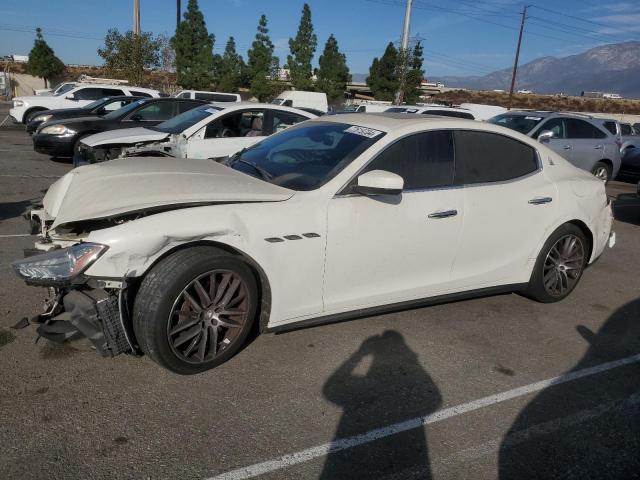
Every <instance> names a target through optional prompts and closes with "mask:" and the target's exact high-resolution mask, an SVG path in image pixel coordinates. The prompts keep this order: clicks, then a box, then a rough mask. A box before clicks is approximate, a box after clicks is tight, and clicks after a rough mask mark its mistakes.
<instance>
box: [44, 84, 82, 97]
mask: <svg viewBox="0 0 640 480" xmlns="http://www.w3.org/2000/svg"><path fill="white" fill-rule="evenodd" d="M77 83H78V82H61V83H58V84H57V85H56V86H55V87H52V88H40V89H38V90H34V91H33V94H34V95H38V96H40V95H44V96H47V97H50V96H52V95H56V94H58V93H60V92H62V93H64V92H67V91H69V90H71V89H72V88H73V87H74V86H75V85H76V84H77Z"/></svg>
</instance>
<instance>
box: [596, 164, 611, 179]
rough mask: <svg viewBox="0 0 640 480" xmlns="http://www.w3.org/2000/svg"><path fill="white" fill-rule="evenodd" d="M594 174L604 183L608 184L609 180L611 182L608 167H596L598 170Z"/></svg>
mask: <svg viewBox="0 0 640 480" xmlns="http://www.w3.org/2000/svg"><path fill="white" fill-rule="evenodd" d="M593 174H594V175H595V176H596V177H598V178H599V179H600V180H602V181H603V182H606V181H607V180H609V170H608V169H607V167H604V166H599V167H596V169H595V170H594V171H593Z"/></svg>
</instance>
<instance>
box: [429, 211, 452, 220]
mask: <svg viewBox="0 0 640 480" xmlns="http://www.w3.org/2000/svg"><path fill="white" fill-rule="evenodd" d="M457 214H458V211H457V210H445V211H444V212H433V213H430V214H429V218H447V217H455V216H456V215H457Z"/></svg>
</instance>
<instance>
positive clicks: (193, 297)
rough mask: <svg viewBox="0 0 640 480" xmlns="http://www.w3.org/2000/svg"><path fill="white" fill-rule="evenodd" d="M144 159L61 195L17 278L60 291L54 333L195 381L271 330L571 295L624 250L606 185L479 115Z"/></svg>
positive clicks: (314, 130)
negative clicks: (506, 296) (477, 300)
mask: <svg viewBox="0 0 640 480" xmlns="http://www.w3.org/2000/svg"><path fill="white" fill-rule="evenodd" d="M137 160H138V161H136V162H131V161H128V160H127V159H119V160H114V161H111V162H106V163H100V164H96V165H89V166H84V167H80V168H77V169H75V170H73V171H71V172H70V173H68V174H67V175H66V176H64V177H62V178H61V179H59V180H58V181H57V182H56V183H54V184H53V185H52V187H51V188H50V189H49V191H48V193H47V194H46V196H45V198H44V202H43V207H42V209H41V210H39V211H36V212H33V214H34V215H37V216H38V217H39V218H40V220H41V225H42V231H41V237H42V238H41V239H40V240H39V241H38V243H37V244H36V248H35V249H33V250H31V251H29V252H26V253H27V254H28V255H29V256H27V257H26V258H24V259H22V260H19V261H16V262H14V264H13V266H14V269H15V271H16V272H17V274H18V275H19V276H20V277H22V278H23V279H24V280H25V281H26V282H27V283H28V284H30V285H36V286H37V285H39V286H47V287H50V290H51V299H50V301H49V302H48V307H47V309H46V311H45V312H44V313H42V314H41V315H39V317H37V318H38V319H39V321H40V322H41V325H40V326H39V327H38V333H39V334H40V335H42V336H44V337H47V338H49V339H51V340H57V341H65V340H68V339H74V338H78V337H80V336H86V337H88V338H89V339H90V340H91V341H92V342H93V343H94V344H95V346H96V348H97V350H98V351H99V352H101V353H102V354H103V355H117V354H119V353H129V354H134V355H142V354H146V355H148V356H149V357H151V358H152V359H153V360H155V361H156V362H157V363H159V364H160V365H162V366H164V367H166V368H168V369H170V370H172V371H174V372H177V373H181V374H192V373H197V372H201V371H204V370H207V369H210V368H212V367H215V366H217V365H219V364H221V363H222V362H224V361H226V360H227V359H229V358H230V357H231V356H232V355H233V354H234V353H235V352H237V351H238V349H239V348H240V346H241V345H242V344H243V342H244V341H245V339H246V338H247V335H248V334H249V331H250V330H251V328H252V327H255V328H258V329H259V330H260V332H274V331H281V330H286V329H291V328H297V327H300V326H308V325H315V324H321V323H325V322H331V321H336V320H342V319H346V318H349V317H354V316H365V315H368V314H373V313H377V312H382V311H387V310H397V309H403V308H412V307H416V306H420V305H426V304H430V303H435V302H443V301H447V300H451V299H460V298H463V297H472V296H478V295H489V294H492V293H497V292H506V291H512V292H518V293H522V294H523V295H526V296H528V297H531V298H532V299H535V300H538V301H541V302H555V301H558V300H561V299H563V298H564V297H566V296H567V295H568V294H569V293H571V291H572V290H573V289H574V288H575V287H576V285H577V283H578V282H579V280H580V278H581V276H582V274H583V271H584V269H585V267H586V266H587V265H588V264H589V263H591V262H593V261H594V260H596V259H597V258H598V257H599V256H600V255H601V254H602V253H603V251H604V250H605V248H606V247H607V245H608V246H610V247H611V246H613V244H614V243H615V235H614V234H613V232H612V231H611V227H612V214H611V207H610V204H609V201H608V199H607V196H606V194H605V187H604V184H603V182H602V181H600V180H598V179H596V178H595V177H593V176H592V175H590V174H589V173H588V172H585V171H583V170H580V169H578V168H576V167H574V166H573V165H571V164H570V163H568V162H567V161H565V160H563V159H562V158H561V157H560V156H559V155H557V154H556V153H554V152H552V151H551V150H549V149H548V148H546V147H545V146H544V145H542V144H540V143H538V142H536V141H534V140H532V139H530V138H528V137H526V136H524V135H521V134H519V133H517V132H514V131H512V130H508V129H506V128H502V127H499V126H496V125H491V124H484V123H479V122H474V121H471V120H462V119H455V118H445V117H430V116H424V115H420V116H413V115H407V114H385V113H382V114H345V115H336V116H331V117H322V118H318V119H315V120H310V121H307V122H304V123H301V124H298V125H296V126H293V127H290V128H288V129H286V130H284V131H282V132H280V133H278V134H275V135H273V136H270V137H267V138H265V139H264V140H263V141H261V142H260V143H258V144H256V145H254V146H252V147H250V148H248V149H246V150H244V151H242V152H239V153H237V154H236V155H234V156H232V157H230V158H229V159H228V160H226V162H225V163H217V162H214V161H202V160H193V161H192V160H188V159H174V158H162V157H156V158H146V159H145V158H138V159H137ZM39 250H42V251H45V253H40V254H39V255H34V253H36V252H37V251H39Z"/></svg>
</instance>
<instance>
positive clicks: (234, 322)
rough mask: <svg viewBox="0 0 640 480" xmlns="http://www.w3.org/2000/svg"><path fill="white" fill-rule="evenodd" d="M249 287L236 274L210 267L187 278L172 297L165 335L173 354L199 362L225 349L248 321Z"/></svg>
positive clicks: (185, 359) (210, 358) (212, 357)
mask: <svg viewBox="0 0 640 480" xmlns="http://www.w3.org/2000/svg"><path fill="white" fill-rule="evenodd" d="M248 292H249V290H248V288H247V285H246V283H245V282H244V280H243V279H242V277H240V275H238V274H237V273H235V272H233V271H230V270H212V271H210V272H207V273H204V274H202V275H200V276H199V277H198V278H196V279H195V280H193V281H191V282H190V283H189V284H188V285H187V286H186V287H185V288H184V289H183V290H182V292H181V293H180V295H179V296H178V298H176V300H175V302H174V303H173V307H172V309H171V313H170V315H169V322H168V324H167V338H168V340H169V345H170V347H171V350H172V351H173V353H174V354H175V355H176V356H177V357H178V358H180V359H181V360H184V361H186V362H189V363H195V364H200V363H204V362H208V361H210V360H212V359H214V358H215V357H216V356H217V355H219V354H220V353H222V352H223V351H224V350H226V349H227V348H228V347H229V346H230V345H231V344H233V342H234V340H235V339H236V337H238V335H239V334H240V331H241V330H242V327H243V326H244V325H245V323H246V322H247V320H248V312H249V304H250V303H249V300H250V299H249V293H248Z"/></svg>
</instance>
